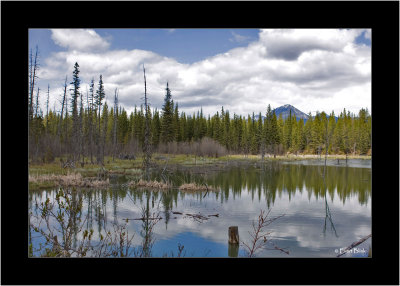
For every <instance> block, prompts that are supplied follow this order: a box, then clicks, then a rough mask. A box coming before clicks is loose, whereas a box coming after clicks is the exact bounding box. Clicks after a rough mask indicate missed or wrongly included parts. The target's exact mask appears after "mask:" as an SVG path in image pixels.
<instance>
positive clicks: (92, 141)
mask: <svg viewBox="0 0 400 286" xmlns="http://www.w3.org/2000/svg"><path fill="white" fill-rule="evenodd" d="M36 52H37V50H36ZM36 55H37V53H36ZM36 55H33V54H32V52H31V54H30V65H29V101H28V111H29V112H28V114H29V158H30V160H33V161H36V162H38V161H40V162H51V161H53V160H54V158H55V157H59V156H69V157H70V158H71V159H72V160H73V161H82V160H85V159H83V158H84V157H86V160H89V161H90V162H92V163H100V162H103V160H104V156H115V157H118V156H120V155H121V154H136V155H137V154H139V153H142V150H143V147H144V146H143V145H144V140H145V128H144V126H145V110H144V109H145V107H144V105H140V106H135V109H134V111H133V112H131V113H130V114H128V113H127V112H126V110H125V109H124V108H122V107H121V106H120V105H119V103H118V90H115V94H114V95H113V98H114V104H113V106H108V104H107V102H105V100H104V98H105V91H104V83H103V79H102V76H101V75H100V76H99V79H98V80H95V79H92V81H91V84H90V88H89V90H88V91H86V92H83V91H82V90H81V87H80V78H79V72H80V71H79V65H78V63H76V64H75V66H74V71H73V74H72V81H71V82H69V83H68V77H66V79H65V84H64V89H63V90H64V93H63V95H62V96H61V98H60V103H61V111H56V110H51V109H49V106H48V105H49V88H50V87H48V90H47V91H45V92H43V91H41V90H40V89H39V88H38V89H37V90H35V85H37V83H36V82H35V81H37V62H36V61H37V56H36ZM42 94H45V95H46V96H47V101H46V110H45V111H42V110H41V108H40V104H39V99H40V95H42ZM148 111H149V112H148V114H149V120H150V126H151V132H150V133H151V134H150V142H151V147H152V151H153V152H159V153H182V154H185V153H186V154H188V153H191V154H196V155H208V156H220V155H224V154H227V153H230V154H261V155H262V156H264V154H271V155H278V154H285V153H286V152H292V153H303V154H304V153H307V154H321V153H322V154H325V152H328V154H361V155H364V154H368V155H370V154H371V115H370V114H369V112H368V110H367V109H361V110H360V111H359V112H358V114H351V113H350V112H348V111H346V110H345V109H343V112H341V113H340V115H339V116H338V119H337V121H336V120H335V114H334V113H333V112H332V113H331V114H329V116H328V115H327V114H326V113H325V112H321V113H317V114H316V115H315V116H314V117H311V114H310V118H309V119H308V120H307V121H306V122H304V120H303V119H301V120H299V121H297V120H296V118H295V116H289V117H288V118H287V119H286V120H283V119H282V117H278V118H277V116H276V115H275V113H274V112H273V111H272V110H271V107H270V106H269V105H268V106H266V107H265V114H261V113H260V114H259V116H258V117H257V119H256V116H255V114H254V113H253V114H251V115H247V116H241V115H237V114H230V113H229V111H228V110H224V108H223V107H221V110H220V111H219V112H217V113H216V114H214V115H212V116H210V115H208V117H207V116H204V114H203V112H202V109H200V110H199V111H198V112H197V113H193V114H186V113H185V112H181V111H180V110H179V106H178V103H175V102H174V101H173V99H172V93H171V90H170V89H169V87H168V83H167V86H166V93H165V98H164V105H163V107H162V110H158V109H157V108H156V109H153V110H150V108H149V109H148ZM326 146H327V147H328V148H326ZM204 150H207V151H204Z"/></svg>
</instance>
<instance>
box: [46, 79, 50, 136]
mask: <svg viewBox="0 0 400 286" xmlns="http://www.w3.org/2000/svg"><path fill="white" fill-rule="evenodd" d="M49 97H50V84H48V85H47V101H46V132H47V131H48V128H49Z"/></svg>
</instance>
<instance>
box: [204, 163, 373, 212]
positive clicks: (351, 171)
mask: <svg viewBox="0 0 400 286" xmlns="http://www.w3.org/2000/svg"><path fill="white" fill-rule="evenodd" d="M368 171H369V170H368V169H362V168H348V167H335V166H328V167H327V170H326V172H327V176H326V188H325V187H324V179H323V176H321V174H322V172H323V166H303V165H283V164H268V165H267V166H266V167H265V170H259V169H255V168H251V169H248V170H242V169H240V168H236V169H231V170H229V171H227V172H223V173H219V174H215V175H214V176H212V177H211V178H210V179H209V181H208V183H209V184H211V185H214V186H219V187H220V188H221V189H222V192H221V195H222V196H223V198H221V201H223V200H225V199H227V198H228V196H229V190H232V196H233V197H235V196H238V195H240V193H241V192H242V190H244V189H247V190H248V191H249V192H251V195H252V198H253V199H254V196H255V195H256V194H257V192H258V197H259V198H260V194H259V193H260V191H262V192H263V194H264V196H265V197H266V199H267V204H268V205H269V204H270V203H271V202H272V203H274V201H275V198H276V195H278V196H281V195H282V194H284V193H286V194H288V196H289V199H290V198H292V196H293V195H294V194H295V193H296V192H300V193H302V192H303V191H304V190H305V191H306V192H307V193H308V197H309V199H311V196H312V195H314V196H315V197H316V198H325V193H326V192H328V194H329V196H330V198H331V200H333V198H334V196H335V195H338V196H339V198H340V200H341V201H342V202H343V203H345V201H346V199H347V198H349V197H350V196H354V195H355V196H357V197H358V200H359V202H360V204H366V203H367V202H368V199H369V197H370V196H371V180H370V172H368ZM260 172H262V174H260ZM335 193H336V194H335Z"/></svg>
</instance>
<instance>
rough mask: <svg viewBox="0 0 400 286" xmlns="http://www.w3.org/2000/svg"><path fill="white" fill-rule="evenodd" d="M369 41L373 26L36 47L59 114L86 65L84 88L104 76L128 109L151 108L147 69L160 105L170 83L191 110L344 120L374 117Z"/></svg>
mask: <svg viewBox="0 0 400 286" xmlns="http://www.w3.org/2000/svg"><path fill="white" fill-rule="evenodd" d="M370 39H371V30H368V29H357V30H351V29H350V30H334V29H325V30H314V29H295V30H289V29H270V30H260V29H70V30H69V29H53V30H51V29H32V30H30V31H29V48H30V49H31V48H32V49H34V48H35V46H36V45H37V46H38V47H39V55H40V58H39V63H40V71H39V81H38V84H39V87H40V88H41V90H44V89H46V90H47V84H50V90H51V91H50V94H51V95H50V97H51V98H50V106H51V107H53V106H56V108H57V105H58V103H57V101H58V100H57V98H59V97H60V93H61V88H62V84H63V81H64V79H65V76H68V77H69V78H71V75H72V68H73V65H74V63H75V62H78V63H79V65H80V70H81V73H80V76H81V80H82V85H81V91H82V92H83V93H84V94H85V93H86V87H87V85H88V83H89V82H90V80H91V79H92V78H94V80H95V82H98V78H99V75H100V74H102V75H103V79H104V82H105V88H106V95H107V100H108V101H109V103H111V98H112V96H113V94H114V91H115V89H116V88H118V90H119V95H120V102H121V105H123V107H124V108H125V109H127V110H128V112H129V111H132V110H133V108H134V106H135V105H137V106H139V105H140V104H141V103H142V102H141V97H142V96H143V92H144V86H143V82H142V81H143V74H142V65H143V64H145V66H146V75H147V79H148V82H147V86H148V91H149V96H150V101H151V104H152V107H153V108H158V109H160V108H161V106H162V104H163V98H164V95H165V94H164V93H165V85H166V82H167V81H168V82H169V86H170V88H171V91H172V95H173V99H174V101H175V102H178V103H179V106H180V109H181V110H182V111H185V112H187V113H193V112H196V111H197V110H199V109H200V108H203V111H204V113H205V114H214V113H215V112H216V111H217V110H220V109H221V106H222V105H223V106H224V108H225V109H228V110H230V111H231V113H236V114H242V115H247V114H251V113H252V112H253V111H254V112H255V113H258V112H262V113H265V110H266V106H267V105H268V104H271V106H272V107H273V108H275V107H279V106H281V105H284V104H291V105H293V106H295V107H296V108H298V109H300V110H301V111H303V112H305V113H308V112H312V113H314V112H315V111H317V110H318V111H326V112H328V113H329V112H331V111H332V110H334V111H335V113H336V114H338V113H340V111H341V110H343V108H346V109H347V110H350V111H351V112H358V110H359V109H360V108H362V107H364V108H365V107H367V108H368V109H369V110H371V108H370V107H371V40H370ZM44 101H45V99H44V98H43V99H41V102H44ZM42 106H43V104H42Z"/></svg>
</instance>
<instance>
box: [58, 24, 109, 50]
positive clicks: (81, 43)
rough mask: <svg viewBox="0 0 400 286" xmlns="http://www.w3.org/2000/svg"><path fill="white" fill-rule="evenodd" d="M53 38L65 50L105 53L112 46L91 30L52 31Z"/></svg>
mask: <svg viewBox="0 0 400 286" xmlns="http://www.w3.org/2000/svg"><path fill="white" fill-rule="evenodd" d="M51 33H52V34H51V38H52V39H53V41H54V42H55V43H56V44H57V45H59V46H61V47H64V48H68V49H69V50H76V51H91V52H92V51H103V50H106V49H107V48H108V47H109V46H110V44H109V43H108V42H107V41H106V40H105V39H103V38H102V37H100V35H98V34H97V33H96V32H95V31H94V30H90V29H52V30H51Z"/></svg>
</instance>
